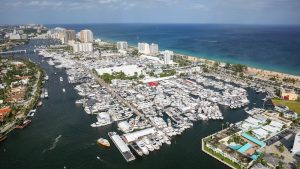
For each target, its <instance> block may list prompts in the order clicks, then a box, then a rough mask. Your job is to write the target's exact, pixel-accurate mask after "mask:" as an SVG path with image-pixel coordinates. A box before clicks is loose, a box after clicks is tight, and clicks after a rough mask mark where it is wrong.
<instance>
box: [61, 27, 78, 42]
mask: <svg viewBox="0 0 300 169" xmlns="http://www.w3.org/2000/svg"><path fill="white" fill-rule="evenodd" d="M75 39H76V32H75V30H65V31H64V43H68V42H69V41H71V40H75Z"/></svg>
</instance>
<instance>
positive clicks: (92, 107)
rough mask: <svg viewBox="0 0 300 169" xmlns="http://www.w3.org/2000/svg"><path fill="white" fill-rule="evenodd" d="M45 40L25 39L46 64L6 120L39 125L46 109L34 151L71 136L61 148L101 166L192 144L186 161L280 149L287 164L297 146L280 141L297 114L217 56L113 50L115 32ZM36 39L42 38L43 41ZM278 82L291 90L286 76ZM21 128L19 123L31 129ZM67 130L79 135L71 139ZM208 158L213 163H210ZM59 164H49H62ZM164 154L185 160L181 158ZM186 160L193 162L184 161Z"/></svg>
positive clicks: (230, 162)
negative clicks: (110, 38) (41, 143)
mask: <svg viewBox="0 0 300 169" xmlns="http://www.w3.org/2000/svg"><path fill="white" fill-rule="evenodd" d="M54 39H55V38H54ZM54 39H52V38H50V37H48V36H46V37H44V36H42V37H39V38H37V39H34V40H32V41H31V43H35V42H36V43H40V44H42V45H34V46H33V45H32V44H30V45H32V46H31V50H32V48H33V52H32V53H31V54H30V55H29V57H30V58H29V59H28V60H30V61H31V59H32V60H33V62H35V63H36V64H38V65H40V66H42V67H43V68H45V69H46V70H47V71H45V72H44V76H43V80H42V82H41V84H42V88H41V91H40V92H38V96H39V98H38V99H37V101H36V104H35V106H34V107H33V108H32V109H30V110H29V111H28V114H26V118H27V119H26V120H24V121H22V123H19V124H18V125H16V128H19V129H23V128H25V127H26V126H28V125H29V124H31V123H32V124H34V125H35V123H37V125H42V124H41V122H40V123H39V122H38V121H39V120H42V121H43V120H45V117H46V116H48V117H49V119H50V120H49V122H51V121H52V118H53V119H56V118H57V117H54V115H56V116H59V117H60V118H59V119H58V120H57V122H58V124H57V130H56V132H55V133H51V134H50V135H53V134H54V135H55V137H53V138H50V137H48V136H45V135H44V137H42V138H41V139H47V140H48V142H49V140H52V141H54V142H52V143H51V142H50V143H48V142H47V145H48V144H49V145H50V146H49V147H48V148H47V147H46V148H43V150H42V151H41V152H42V156H47V155H49V154H51V153H54V152H55V151H56V150H58V149H56V146H58V147H59V146H62V145H63V144H66V143H67V144H72V145H74V147H76V146H78V145H80V148H78V149H76V150H74V149H72V147H73V146H71V147H70V148H68V151H69V152H70V153H73V152H72V151H73V150H74V151H76V152H80V153H81V150H86V151H85V153H87V154H88V156H89V157H91V158H92V159H93V160H97V161H96V162H97V163H99V164H101V165H112V163H115V162H112V161H115V159H117V160H119V159H120V158H123V159H124V160H119V161H118V162H116V163H122V164H123V165H125V164H127V165H126V166H127V167H129V166H131V165H140V164H141V163H142V161H143V164H148V165H149V164H151V162H152V160H153V159H155V158H156V157H159V158H160V157H162V156H165V158H168V159H169V160H172V156H170V154H173V153H174V151H176V152H177V153H174V155H176V158H177V159H178V157H179V158H180V159H181V158H182V159H185V160H187V159H186V158H189V157H184V156H186V155H187V154H189V153H190V152H191V151H192V152H193V153H194V154H193V155H191V159H193V161H197V160H195V159H198V160H202V157H203V156H204V157H205V158H204V159H205V160H209V161H211V164H212V165H213V166H214V167H215V168H224V167H226V166H228V167H231V168H255V167H256V166H257V163H259V164H265V163H267V164H265V165H264V166H271V167H272V166H275V167H276V166H277V165H280V164H281V163H280V162H278V163H277V164H274V163H272V162H273V160H274V159H275V158H281V161H283V162H284V166H285V167H286V166H288V165H289V164H288V163H289V162H291V163H294V161H293V160H291V159H296V158H294V157H290V156H291V154H295V152H296V148H297V146H294V147H295V148H293V147H289V145H290V144H291V140H292V139H293V137H294V135H295V134H296V133H297V132H298V131H299V130H298V129H297V126H296V124H297V123H296V121H297V118H298V115H297V113H295V112H293V111H292V110H290V109H289V108H288V107H285V106H277V105H275V104H273V102H272V99H273V98H278V97H282V98H284V97H286V96H280V94H278V89H279V88H278V84H277V83H275V82H272V81H269V80H265V79H261V78H260V77H259V76H256V75H253V74H246V73H245V74H242V73H244V72H245V70H242V71H241V72H239V71H238V72H235V71H234V68H231V69H228V68H225V66H226V65H225V63H217V62H214V61H207V60H202V59H195V60H194V61H190V60H191V58H189V57H187V56H181V57H180V59H182V60H184V61H185V62H188V63H189V64H188V65H187V66H182V65H179V64H178V63H176V62H174V61H173V60H175V57H179V56H180V55H179V54H173V52H172V51H168V50H165V51H157V52H156V53H155V54H143V53H140V52H141V51H139V50H140V49H139V47H138V49H136V47H132V46H129V47H128V48H127V47H126V49H125V50H116V48H118V47H119V46H118V45H119V43H122V44H123V43H126V42H123V41H122V42H118V43H117V46H116V45H115V44H114V43H113V42H105V41H101V40H99V39H97V40H95V41H94V43H93V47H94V49H99V50H94V51H93V52H74V51H75V50H76V49H75V47H74V49H73V51H72V50H70V46H67V45H63V44H61V42H59V41H56V40H54ZM45 41H48V42H49V41H50V42H51V45H48V44H47V43H46V44H43V43H44V42H45ZM73 45H74V44H73ZM76 45H77V44H76V43H75V45H74V46H76ZM141 45H145V44H144V43H143V44H140V43H139V46H141ZM155 45H156V44H152V46H154V47H155ZM126 46H127V45H126ZM71 47H72V45H71ZM100 49H101V50H100ZM99 51H101V52H99ZM136 51H138V53H136ZM154 52H155V51H154ZM170 55H171V56H170ZM173 55H174V56H173ZM25 57H27V56H25ZM177 59H178V58H177ZM177 61H178V60H177ZM180 61H181V60H179V61H178V62H180ZM208 62H209V63H208ZM231 66H232V67H234V66H237V67H238V66H240V65H234V64H233V65H231ZM241 67H242V68H241V69H244V68H243V66H241ZM207 69H208V70H207ZM50 84H51V85H50ZM281 88H282V89H281ZM281 88H280V89H281V90H282V91H285V90H287V91H289V90H295V91H297V90H299V89H298V88H297V87H296V85H287V84H284V85H281ZM282 91H281V93H283V92H282ZM53 105H60V108H59V109H58V108H57V107H55V106H53ZM49 107H50V108H49ZM43 112H47V113H43ZM79 123H80V124H81V127H78V124H79ZM32 124H31V125H30V127H31V126H32ZM62 125H65V128H64V130H65V131H64V132H63V134H62V133H60V127H61V126H62ZM30 127H29V128H27V127H26V129H28V130H29V131H30V130H32V128H30ZM47 127H49V128H51V125H49V123H48V125H47ZM49 128H48V129H49ZM35 130H37V129H35ZM66 130H67V131H68V132H66ZM70 131H72V132H75V133H76V132H78V133H80V134H78V135H77V136H76V138H75V139H74V137H70V135H69V134H68V133H70ZM24 132H26V130H25V131H24ZM72 132H71V133H72ZM49 133H50V132H49ZM91 133H92V134H91ZM12 135H13V136H14V133H13V134H12ZM0 136H1V137H0V140H1V141H3V140H6V135H0ZM287 137H288V140H289V143H288V144H287V146H286V147H287V148H286V149H285V151H284V153H286V156H287V158H285V157H284V158H283V157H281V156H279V157H277V156H278V155H276V151H279V150H277V149H279V148H276V147H281V145H280V144H279V143H278V142H280V139H282V140H283V139H286V138H287ZM65 140H69V141H68V142H65ZM79 140H80V141H79ZM295 140H296V139H295ZM187 144H190V145H187ZM274 147H275V148H274ZM274 149H275V150H276V151H275V150H274ZM5 152H6V149H5ZM116 152H117V153H116ZM274 152H275V153H274ZM182 154H183V155H182ZM195 154H197V155H196V156H197V157H196V158H195ZM199 154H200V155H199ZM205 154H207V155H208V156H205ZM199 156H201V157H199ZM95 157H96V158H95ZM200 158H201V159H200ZM93 160H88V161H89V162H91V161H92V162H93ZM288 160H290V161H288ZM79 161H80V160H78V163H79ZM216 161H219V162H220V163H216V164H214V163H215V162H216ZM96 162H95V163H96ZM108 162H110V164H109V163H108ZM63 163H64V164H61V163H60V164H59V166H60V167H61V166H63V168H67V166H72V164H68V162H67V161H65V162H63ZM75 163H77V162H75ZM78 163H77V164H78ZM124 163H125V164H124ZM173 163H174V164H172V166H175V165H178V166H181V167H182V168H185V164H182V163H179V162H176V161H174V162H173ZM97 165H98V164H97ZM183 165H184V166H183ZM191 165H193V166H196V165H194V164H187V166H191ZM57 166H58V165H57ZM168 167H170V165H168ZM168 167H167V168H168ZM75 168H76V167H75ZM108 168H110V167H108ZM175 168H176V167H175Z"/></svg>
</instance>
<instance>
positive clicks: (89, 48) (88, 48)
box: [72, 42, 93, 53]
mask: <svg viewBox="0 0 300 169" xmlns="http://www.w3.org/2000/svg"><path fill="white" fill-rule="evenodd" d="M72 47H73V52H74V53H78V52H93V44H92V43H79V42H76V43H74V44H72Z"/></svg>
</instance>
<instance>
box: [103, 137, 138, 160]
mask: <svg viewBox="0 0 300 169" xmlns="http://www.w3.org/2000/svg"><path fill="white" fill-rule="evenodd" d="M108 136H109V137H110V139H111V140H112V141H113V143H114V144H115V145H116V147H117V148H118V149H119V151H120V152H121V154H122V155H123V157H124V158H125V160H126V161H127V162H130V161H133V160H135V156H134V155H133V154H132V152H131V151H130V149H129V147H128V146H127V144H125V142H124V141H123V140H122V138H121V137H120V136H119V135H117V134H116V133H114V132H109V133H108Z"/></svg>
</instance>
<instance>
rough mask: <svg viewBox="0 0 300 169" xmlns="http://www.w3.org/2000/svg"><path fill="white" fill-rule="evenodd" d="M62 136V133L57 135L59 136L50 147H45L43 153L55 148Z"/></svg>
mask: <svg viewBox="0 0 300 169" xmlns="http://www.w3.org/2000/svg"><path fill="white" fill-rule="evenodd" d="M61 136H62V135H59V136H57V137H56V138H55V140H54V142H53V143H52V146H51V147H49V148H47V149H44V150H43V153H45V152H47V151H51V150H53V149H55V147H56V145H57V143H58V142H59V139H60V138H61Z"/></svg>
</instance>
